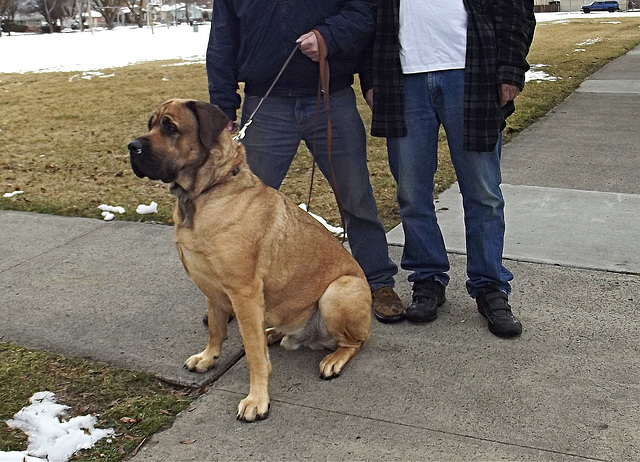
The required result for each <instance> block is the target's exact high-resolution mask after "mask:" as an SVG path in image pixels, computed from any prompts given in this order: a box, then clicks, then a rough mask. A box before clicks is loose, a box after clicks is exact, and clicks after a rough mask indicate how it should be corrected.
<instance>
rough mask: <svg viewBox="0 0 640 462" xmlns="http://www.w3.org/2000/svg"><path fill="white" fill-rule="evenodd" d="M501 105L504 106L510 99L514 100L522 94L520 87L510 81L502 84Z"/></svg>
mask: <svg viewBox="0 0 640 462" xmlns="http://www.w3.org/2000/svg"><path fill="white" fill-rule="evenodd" d="M499 91H500V106H501V107H502V106H504V105H505V104H507V103H508V102H509V101H513V100H514V99H516V97H517V96H518V95H519V94H520V89H519V88H518V87H516V86H515V85H511V84H510V83H501V84H500V89H499Z"/></svg>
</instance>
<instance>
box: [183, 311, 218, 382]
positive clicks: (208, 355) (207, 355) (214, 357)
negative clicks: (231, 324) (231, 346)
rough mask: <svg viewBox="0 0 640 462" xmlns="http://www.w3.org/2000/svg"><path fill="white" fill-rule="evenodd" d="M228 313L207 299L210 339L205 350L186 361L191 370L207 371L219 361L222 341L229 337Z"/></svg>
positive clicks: (185, 365)
mask: <svg viewBox="0 0 640 462" xmlns="http://www.w3.org/2000/svg"><path fill="white" fill-rule="evenodd" d="M228 317H229V315H228V313H227V312H226V311H222V310H221V309H220V308H218V307H216V306H214V304H213V302H211V300H209V299H207V323H208V327H209V341H208V342H207V347H206V348H205V349H204V351H202V352H200V353H198V354H197V355H193V356H191V357H190V358H189V359H187V361H186V362H185V363H184V367H185V368H187V369H189V370H190V371H196V372H206V371H208V370H209V369H211V368H212V367H213V366H215V364H216V363H217V362H218V359H219V358H220V352H221V350H222V343H223V342H224V341H225V339H226V338H227V320H228Z"/></svg>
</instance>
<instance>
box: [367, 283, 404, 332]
mask: <svg viewBox="0 0 640 462" xmlns="http://www.w3.org/2000/svg"><path fill="white" fill-rule="evenodd" d="M371 298H372V299H373V303H372V308H373V315H374V316H375V317H376V319H377V320H378V321H380V322H387V323H388V322H398V321H402V320H403V319H404V306H403V305H402V300H400V297H398V294H396V293H395V291H394V290H393V288H392V287H381V288H380V289H376V290H374V291H372V292H371Z"/></svg>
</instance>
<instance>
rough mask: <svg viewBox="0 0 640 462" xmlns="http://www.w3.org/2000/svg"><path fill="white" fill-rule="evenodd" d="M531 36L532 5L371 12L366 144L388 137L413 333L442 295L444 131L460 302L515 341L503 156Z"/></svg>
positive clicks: (460, 2)
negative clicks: (460, 246)
mask: <svg viewBox="0 0 640 462" xmlns="http://www.w3.org/2000/svg"><path fill="white" fill-rule="evenodd" d="M534 28H535V17H534V14H533V1H532V0H496V1H488V0H430V1H428V2H425V1H424V0H379V1H378V10H377V27H376V33H375V37H374V40H373V46H372V54H371V57H372V59H371V61H372V62H371V64H370V69H369V71H370V72H371V75H368V76H367V79H363V82H367V84H368V85H369V87H367V88H364V91H365V95H366V99H367V102H368V103H369V105H370V106H372V110H373V118H372V127H371V134H372V135H374V136H384V137H387V148H388V153H389V164H390V167H391V171H392V173H393V175H394V178H395V179H396V182H397V184H398V204H399V210H400V215H401V218H402V225H403V229H404V235H405V243H404V250H403V256H402V267H403V268H404V269H406V270H409V271H410V272H411V274H410V275H409V281H410V282H412V283H413V299H412V303H411V304H410V305H409V307H408V308H407V310H406V318H407V319H409V320H410V321H415V322H428V321H433V320H434V319H436V317H437V314H438V307H439V306H441V305H442V304H443V303H444V302H445V287H446V286H447V284H448V283H449V276H448V275H447V272H448V270H449V261H448V258H447V252H446V249H445V245H444V241H443V238H442V234H441V232H440V228H439V227H438V223H437V220H436V213H435V207H434V203H433V181H434V175H435V172H436V169H437V167H438V152H437V151H438V133H439V129H440V127H441V126H442V127H444V130H445V132H446V135H447V142H448V145H449V151H450V154H451V161H452V163H453V166H454V168H455V171H456V175H457V178H458V184H459V187H460V193H461V194H462V201H463V208H464V221H465V231H466V249H467V276H468V280H467V283H466V286H467V291H468V292H469V294H470V295H471V297H473V298H475V299H476V303H477V306H478V310H479V311H480V313H481V314H482V315H483V316H484V317H485V318H487V321H488V327H489V330H490V331H491V332H492V333H493V334H495V335H498V336H501V337H513V336H517V335H519V334H520V333H521V332H522V324H521V323H520V321H519V320H518V319H517V318H516V317H515V316H514V315H513V312H512V309H511V306H510V304H509V302H508V295H509V293H510V291H511V286H510V284H509V281H510V280H512V279H513V275H512V274H511V272H509V270H507V269H506V268H505V267H504V266H503V265H502V252H503V244H504V230H505V226H504V199H503V197H502V192H501V190H500V182H501V177H500V154H501V148H502V129H503V128H504V126H505V119H506V117H507V116H509V115H510V114H511V113H512V112H513V111H514V110H515V106H514V103H513V100H514V98H515V97H516V96H517V95H518V94H519V93H520V91H521V90H522V89H523V87H524V82H525V72H526V71H527V70H528V69H529V65H528V63H527V61H526V56H527V54H528V52H529V47H530V45H531V42H532V40H533V32H534ZM365 70H366V68H365Z"/></svg>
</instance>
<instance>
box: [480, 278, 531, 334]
mask: <svg viewBox="0 0 640 462" xmlns="http://www.w3.org/2000/svg"><path fill="white" fill-rule="evenodd" d="M476 303H477V305H478V311H479V312H480V314H481V315H482V316H484V317H485V318H487V321H488V322H489V332H491V333H492V334H493V335H497V336H498V337H515V336H516V335H520V334H521V333H522V324H521V323H520V321H518V318H516V317H515V316H514V315H513V313H512V312H511V305H509V297H508V296H507V294H505V293H504V292H502V291H501V290H500V289H498V288H497V287H488V288H487V289H485V290H484V291H482V292H480V293H479V294H478V295H477V296H476Z"/></svg>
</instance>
